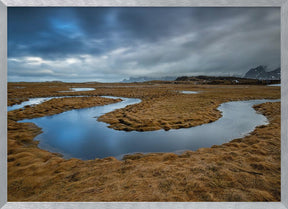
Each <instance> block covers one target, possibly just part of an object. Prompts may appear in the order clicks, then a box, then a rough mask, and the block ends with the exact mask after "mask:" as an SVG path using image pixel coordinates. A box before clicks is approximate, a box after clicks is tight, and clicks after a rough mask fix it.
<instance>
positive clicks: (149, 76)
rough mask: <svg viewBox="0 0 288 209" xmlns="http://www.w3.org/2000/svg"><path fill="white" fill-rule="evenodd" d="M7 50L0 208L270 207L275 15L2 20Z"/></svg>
mask: <svg viewBox="0 0 288 209" xmlns="http://www.w3.org/2000/svg"><path fill="white" fill-rule="evenodd" d="M7 49H8V52H7V96H8V97H7V196H8V201H9V202H280V201H281V8H280V7H163V6H162V7H8V8H7ZM282 75H283V74H282ZM282 80H283V79H282ZM283 82H284V81H283ZM282 87H283V86H282ZM5 130H6V128H5Z"/></svg>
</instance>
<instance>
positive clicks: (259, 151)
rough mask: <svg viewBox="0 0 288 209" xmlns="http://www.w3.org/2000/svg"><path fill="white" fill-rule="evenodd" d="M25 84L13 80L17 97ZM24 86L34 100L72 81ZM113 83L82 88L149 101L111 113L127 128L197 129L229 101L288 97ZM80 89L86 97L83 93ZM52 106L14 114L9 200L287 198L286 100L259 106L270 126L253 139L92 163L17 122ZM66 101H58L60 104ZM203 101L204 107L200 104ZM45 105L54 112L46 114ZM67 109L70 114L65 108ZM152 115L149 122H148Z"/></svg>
mask: <svg viewBox="0 0 288 209" xmlns="http://www.w3.org/2000/svg"><path fill="white" fill-rule="evenodd" d="M17 85H19V84H9V91H10V98H16V97H17V96H19V95H20V94H19V92H18V91H16V90H15V91H14V90H10V88H12V89H13V88H14V87H16V86H17ZM21 85H23V86H26V88H23V89H18V90H20V92H22V93H23V94H22V95H24V96H23V100H26V99H27V98H28V97H27V96H29V95H30V94H31V95H32V96H45V95H46V96H52V93H51V91H50V90H46V89H49V88H48V87H49V85H50V86H51V85H55V86H57V87H51V88H50V89H57V91H58V90H65V88H64V84H59V85H58V84H55V83H53V84H51V83H50V84H43V86H42V84H41V85H40V84H38V85H40V87H39V88H38V89H37V90H36V93H34V92H33V90H32V87H35V86H34V85H36V84H30V83H29V84H21ZM71 85H72V84H71ZM73 85H74V84H73ZM79 85H81V84H75V86H73V87H79ZM105 85H106V86H108V85H107V84H105ZM105 85H104V84H89V85H83V84H82V86H81V87H95V88H96V90H95V91H92V92H89V93H88V92H86V93H87V94H89V95H105V94H108V95H114V96H125V95H126V96H127V97H138V98H141V99H142V100H143V102H142V103H140V104H139V105H133V106H129V107H127V108H125V109H123V110H120V111H115V112H116V113H115V112H113V113H110V114H108V116H109V117H108V116H107V117H108V118H109V120H115V121H116V120H118V121H119V119H122V120H123V121H124V122H125V121H126V122H125V123H123V122H122V123H121V121H119V122H116V123H115V125H114V124H113V123H111V126H112V127H113V128H116V129H117V128H118V127H120V125H119V124H121V127H120V128H119V129H121V130H124V129H128V128H129V129H131V130H135V129H137V126H138V125H139V124H143V125H145V124H148V125H147V126H146V128H147V129H149V130H151V129H153V130H155V129H160V128H165V127H166V126H168V127H169V128H180V127H179V126H178V125H180V123H179V121H180V122H182V123H184V124H186V125H187V126H193V125H197V124H198V122H199V124H201V123H206V122H209V121H208V120H216V119H217V118H218V117H219V116H220V114H219V112H218V111H216V110H215V108H216V107H217V106H218V104H220V103H222V102H225V101H230V100H247V99H260V98H271V99H272V98H280V91H279V87H278V88H277V87H264V86H250V87H249V86H227V87H225V88H224V87H223V86H192V85H172V84H167V85H164V84H163V85H151V86H150V85H148V84H147V85H144V86H143V84H141V85H142V86H141V85H140V84H135V85H139V87H138V88H135V87H123V86H122V87H116V84H112V88H111V87H105ZM118 85H120V84H117V86H118ZM125 85H126V84H125ZM129 85H132V84H129ZM113 86H114V87H113ZM25 89H26V90H25ZM27 89H28V90H27ZM66 90H67V89H66ZM176 90H199V91H201V92H202V93H201V94H196V95H182V94H179V93H177V92H176ZM53 91H54V90H53ZM25 92H26V93H25ZM86 93H85V94H86ZM53 94H56V95H58V94H62V93H53ZM73 94H74V93H73ZM75 94H83V92H82V93H75ZM66 99H68V98H66ZM66 99H64V100H66ZM69 99H70V98H69ZM78 99H79V98H77V99H76V98H75V100H74V99H71V101H70V102H71V105H70V106H71V108H73V107H74V104H73V101H74V102H75V105H76V104H77V100H78ZM80 100H81V99H80ZM9 101H10V104H13V103H15V101H16V100H15V99H11V100H10V99H9ZM67 101H68V100H67ZM153 101H154V102H153ZM179 101H181V102H179ZM70 102H69V103H70ZM107 102H115V101H111V100H110V101H107ZM211 102H213V103H211ZM45 103H46V104H44V103H43V108H42V107H41V106H40V107H37V106H35V107H33V108H34V109H33V110H32V109H31V110H30V108H27V110H24V111H23V112H24V113H23V114H20V115H19V113H17V111H13V112H14V113H13V114H10V113H9V115H8V118H9V120H8V200H9V201H279V200H280V186H281V184H280V138H281V137H280V118H281V115H280V103H279V102H278V103H265V104H261V105H256V106H255V107H254V108H255V109H256V110H257V111H259V112H261V113H262V114H264V115H266V116H267V117H268V119H269V121H270V123H269V124H268V125H265V126H259V127H257V128H256V129H255V130H254V131H253V132H252V133H251V134H250V135H249V136H246V137H244V138H242V139H235V140H233V141H231V142H229V143H226V144H223V145H220V146H212V147H211V148H201V149H199V150H197V151H195V152H194V151H187V152H185V153H183V154H181V155H176V154H173V153H162V154H161V153H151V154H146V155H143V154H135V155H128V156H125V157H124V159H123V161H119V160H116V159H115V158H113V157H109V158H105V159H95V160H88V161H81V160H78V159H70V160H65V159H63V158H61V156H60V155H59V154H55V153H50V152H47V151H44V150H41V149H39V148H37V142H35V141H33V138H34V137H35V136H36V135H37V134H39V133H40V132H41V130H40V129H39V128H38V127H37V126H35V125H34V124H31V123H17V122H16V121H15V120H19V118H21V119H22V118H29V117H37V115H39V114H42V113H43V114H47V115H49V114H55V112H53V111H54V109H55V108H50V105H55V103H54V102H53V101H52V100H51V101H50V103H49V102H48V103H47V102H45ZM61 103H62V102H61ZM61 103H60V104H59V102H56V104H59V105H60V106H61V105H62V104H61ZM82 103H83V102H82ZM198 103H200V104H201V105H197V104H198ZM48 104H49V105H48ZM191 104H196V105H191ZM171 108H172V109H173V108H174V111H167V110H168V109H169V110H170V109H171ZM45 109H48V111H44V110H45ZM60 109H61V111H66V109H65V108H64V106H62V107H61V108H60ZM150 112H152V113H150ZM56 113H59V112H56ZM204 113H205V114H204ZM124 114H126V116H125V117H124ZM160 116H161V118H160ZM176 116H177V117H178V118H177V119H175V117H176ZM196 118H197V119H198V120H199V121H198V122H197V123H191V122H190V123H189V122H188V121H189V120H190V119H193V120H194V121H197V120H196ZM12 119H13V120H12ZM132 119H134V120H132ZM147 119H149V121H147V122H145V121H146V120H147ZM105 120H106V119H105ZM107 120H108V119H107ZM127 121H128V123H127ZM131 121H137V122H133V123H132V122H131ZM163 121H166V124H165V126H164V125H162V122H163ZM122 124H124V126H122ZM151 124H153V125H151ZM147 129H145V130H147Z"/></svg>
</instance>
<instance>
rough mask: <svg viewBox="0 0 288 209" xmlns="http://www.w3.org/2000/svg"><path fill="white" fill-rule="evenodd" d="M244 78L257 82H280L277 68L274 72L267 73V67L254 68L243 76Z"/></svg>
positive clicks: (279, 71) (279, 72)
mask: <svg viewBox="0 0 288 209" xmlns="http://www.w3.org/2000/svg"><path fill="white" fill-rule="evenodd" d="M244 78H252V79H258V80H280V79H281V70H280V68H277V69H275V70H272V71H269V72H267V67H265V66H262V65H260V66H258V67H256V68H252V69H250V70H249V71H248V72H247V73H246V74H245V76H244Z"/></svg>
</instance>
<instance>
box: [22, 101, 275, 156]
mask: <svg viewBox="0 0 288 209" xmlns="http://www.w3.org/2000/svg"><path fill="white" fill-rule="evenodd" d="M109 98H119V97H109ZM120 98H121V99H122V100H123V101H122V102H119V103H115V104H109V105H104V106H97V107H92V108H84V109H79V110H71V111H67V112H63V113H61V114H57V115H53V116H45V117H41V118H35V119H29V120H23V121H20V122H32V123H35V124H36V125H37V126H39V127H41V128H42V131H43V133H42V134H40V135H38V136H37V137H36V138H35V140H39V145H38V146H39V147H40V148H42V149H45V150H48V151H51V152H57V153H61V154H63V156H64V158H66V159H69V158H79V159H82V160H89V159H95V158H105V157H108V156H114V157H116V158H118V159H121V158H122V157H123V156H124V155H125V154H128V153H137V152H141V153H151V152H174V153H181V152H183V151H185V150H197V149H199V148H202V147H210V146H212V145H219V144H223V143H225V142H228V141H230V140H232V139H235V138H239V137H243V136H245V135H247V134H248V133H250V132H251V131H253V130H254V129H255V127H256V126H259V125H265V124H267V123H268V121H267V118H266V117H265V116H263V115H261V114H258V113H257V112H256V111H255V110H254V109H253V107H252V106H253V105H255V104H260V103H264V102H269V101H271V102H274V101H280V100H250V101H236V102H227V103H223V104H221V105H220V106H219V108H218V109H219V110H220V111H221V112H222V117H221V118H220V119H219V120H217V121H215V122H212V123H209V124H203V125H200V126H196V127H191V128H184V129H177V130H169V131H164V130H158V131H147V132H137V131H132V132H125V131H117V130H114V129H110V128H108V127H107V126H108V125H107V124H106V123H103V122H99V121H97V118H98V117H99V116H101V115H103V114H105V113H108V112H111V111H113V110H115V109H119V108H123V107H125V106H127V105H132V104H136V103H139V102H141V100H139V99H132V98H122V97H120Z"/></svg>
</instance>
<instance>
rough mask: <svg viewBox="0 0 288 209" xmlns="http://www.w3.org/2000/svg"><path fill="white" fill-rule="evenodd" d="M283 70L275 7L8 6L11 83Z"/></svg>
mask: <svg viewBox="0 0 288 209" xmlns="http://www.w3.org/2000/svg"><path fill="white" fill-rule="evenodd" d="M258 65H267V66H268V69H271V70H272V69H275V68H277V67H279V66H280V9H279V8H25V7H24V8H13V7H9V8H8V80H9V81H51V80H62V81H74V82H83V81H100V82H114V81H121V80H123V79H124V78H129V77H138V76H149V77H163V76H184V75H188V76H193V75H225V76H226V75H239V76H242V75H243V74H245V73H246V72H247V71H248V70H249V69H250V68H253V67H256V66H258Z"/></svg>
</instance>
